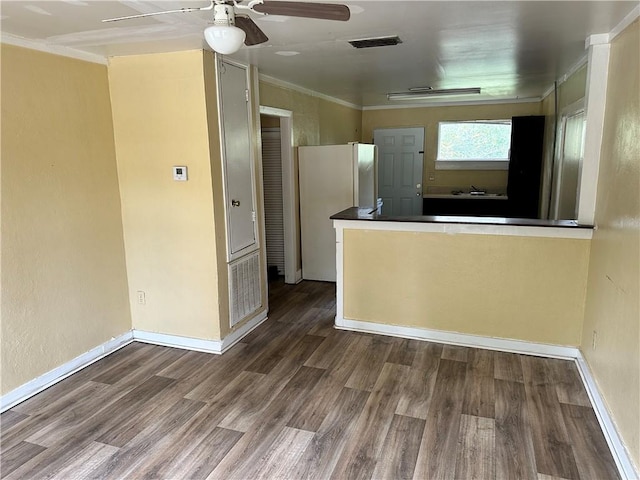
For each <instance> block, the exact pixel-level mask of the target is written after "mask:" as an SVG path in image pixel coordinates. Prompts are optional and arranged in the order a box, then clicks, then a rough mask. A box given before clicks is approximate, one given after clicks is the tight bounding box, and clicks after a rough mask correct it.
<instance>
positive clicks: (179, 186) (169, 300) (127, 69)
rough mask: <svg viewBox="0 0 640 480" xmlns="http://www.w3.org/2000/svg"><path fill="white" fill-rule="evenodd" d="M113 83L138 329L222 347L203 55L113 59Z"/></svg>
mask: <svg viewBox="0 0 640 480" xmlns="http://www.w3.org/2000/svg"><path fill="white" fill-rule="evenodd" d="M109 81H110V87H111V102H112V105H113V125H114V132H115V144H116V153H117V161H118V175H119V179H120V192H121V197H122V223H123V226H124V240H125V247H126V253H127V271H128V277H129V294H130V297H131V315H132V321H133V327H134V328H137V329H141V330H147V331H152V332H161V333H166V334H172V335H182V336H187V337H196V338H204V339H219V338H220V318H219V302H218V277H217V261H216V248H223V249H224V248H225V247H224V245H218V244H217V242H216V236H215V228H214V210H213V209H214V207H213V196H212V187H211V165H210V151H209V133H208V127H207V108H206V99H205V87H204V67H203V52H202V51H200V50H198V51H189V52H179V53H167V54H155V55H140V56H129V57H116V58H112V59H111V62H110V65H109ZM173 165H186V166H187V167H188V173H189V180H188V181H187V182H175V181H173V179H172V170H171V167H172V166H173ZM139 290H141V291H144V292H145V293H146V304H145V305H140V304H138V303H137V297H136V292H137V291H139Z"/></svg>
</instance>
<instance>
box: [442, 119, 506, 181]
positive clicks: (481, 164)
mask: <svg viewBox="0 0 640 480" xmlns="http://www.w3.org/2000/svg"><path fill="white" fill-rule="evenodd" d="M505 122H509V123H511V119H510V118H504V119H498V120H451V121H443V122H438V140H437V145H436V161H435V164H436V170H509V158H505V159H493V160H481V159H478V160H447V159H440V158H439V155H440V129H441V128H442V125H450V124H461V123H505Z"/></svg>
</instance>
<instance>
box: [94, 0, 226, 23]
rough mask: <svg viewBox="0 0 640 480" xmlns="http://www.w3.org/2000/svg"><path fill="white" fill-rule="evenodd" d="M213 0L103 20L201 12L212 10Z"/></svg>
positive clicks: (114, 20) (111, 20) (117, 20)
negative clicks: (185, 6)
mask: <svg viewBox="0 0 640 480" xmlns="http://www.w3.org/2000/svg"><path fill="white" fill-rule="evenodd" d="M213 4H214V2H213V0H210V3H209V5H207V6H206V7H196V8H178V9H177V10H164V11H162V12H152V13H139V14H137V15H127V16H126V17H116V18H107V19H105V20H102V22H103V23H107V22H119V21H120V20H130V19H132V18H144V17H153V16H155V15H164V14H166V13H186V12H199V11H202V10H211V9H213Z"/></svg>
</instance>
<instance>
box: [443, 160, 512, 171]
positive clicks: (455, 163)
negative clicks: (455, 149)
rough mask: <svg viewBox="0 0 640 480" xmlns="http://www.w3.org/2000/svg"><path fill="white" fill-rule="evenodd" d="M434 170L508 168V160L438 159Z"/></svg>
mask: <svg viewBox="0 0 640 480" xmlns="http://www.w3.org/2000/svg"><path fill="white" fill-rule="evenodd" d="M436 170H509V160H508V159H507V160H438V159H436Z"/></svg>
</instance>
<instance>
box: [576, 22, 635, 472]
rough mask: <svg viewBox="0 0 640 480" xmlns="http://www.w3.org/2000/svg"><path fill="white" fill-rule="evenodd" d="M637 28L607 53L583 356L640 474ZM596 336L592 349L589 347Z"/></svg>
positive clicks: (630, 29) (621, 35)
mask: <svg viewBox="0 0 640 480" xmlns="http://www.w3.org/2000/svg"><path fill="white" fill-rule="evenodd" d="M639 32H640V28H639V21H638V20H636V21H635V22H634V23H633V24H632V25H631V26H629V27H627V28H626V29H625V30H624V32H622V34H620V36H618V37H617V38H616V39H614V41H613V43H612V46H611V57H610V63H609V81H608V86H607V89H608V91H607V106H606V113H605V124H604V134H603V140H602V151H601V160H600V172H599V179H598V194H597V203H596V216H595V223H596V225H597V230H596V231H595V232H594V237H593V242H592V248H591V259H590V265H589V283H588V290H587V303H586V314H585V322H584V331H583V337H582V351H583V353H584V356H585V358H586V359H587V362H588V363H589V365H590V367H591V370H592V372H593V374H594V375H595V377H596V380H597V382H598V385H599V387H600V390H601V391H602V393H603V394H604V398H605V401H606V403H607V406H608V408H609V410H610V411H611V413H612V414H613V417H614V420H615V422H616V425H617V428H618V431H619V432H620V434H621V435H622V437H623V439H624V441H625V443H626V445H627V447H628V448H629V450H630V452H631V456H632V457H633V460H634V461H635V464H636V468H638V467H640V420H639V418H638V413H639V412H638V406H639V405H640V279H639V277H640V193H639V190H638V187H639V186H640V94H639V92H640V65H639V59H640V51H639V50H640V49H639V46H640V34H639ZM594 331H597V345H596V349H593V347H592V336H593V332H594Z"/></svg>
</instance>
